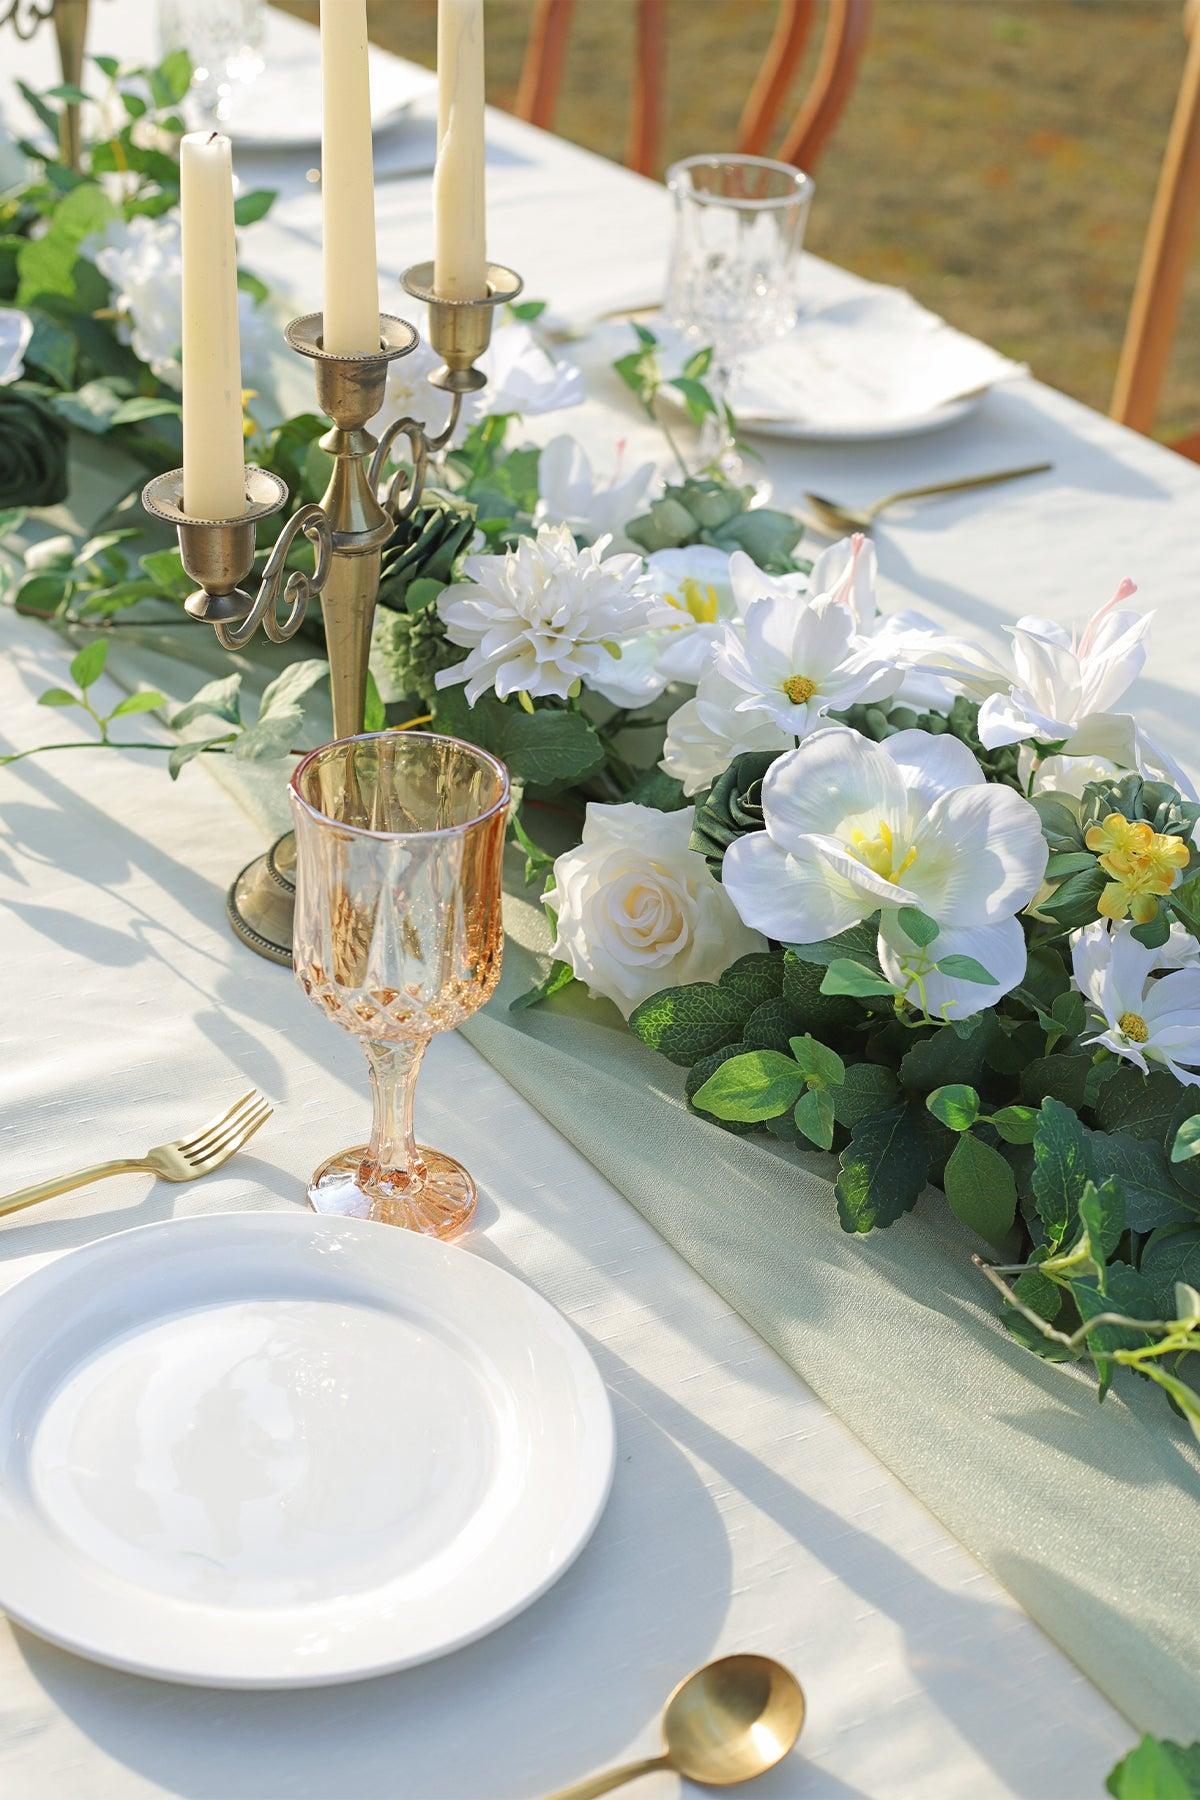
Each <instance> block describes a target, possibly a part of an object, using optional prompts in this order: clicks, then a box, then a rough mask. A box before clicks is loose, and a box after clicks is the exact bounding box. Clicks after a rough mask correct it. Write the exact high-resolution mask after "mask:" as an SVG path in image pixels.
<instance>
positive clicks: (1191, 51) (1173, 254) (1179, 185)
mask: <svg viewBox="0 0 1200 1800" xmlns="http://www.w3.org/2000/svg"><path fill="white" fill-rule="evenodd" d="M1184 28H1185V30H1186V31H1187V33H1188V40H1189V41H1188V52H1187V58H1186V60H1185V62H1184V67H1183V78H1182V80H1181V81H1180V84H1179V95H1178V98H1177V99H1176V102H1175V113H1174V116H1173V118H1172V120H1171V129H1170V131H1169V133H1168V135H1167V146H1166V149H1165V151H1164V152H1163V159H1162V167H1161V169H1160V170H1159V176H1158V188H1157V190H1156V192H1155V195H1154V204H1153V206H1152V207H1151V210H1150V224H1149V227H1148V228H1147V231H1146V241H1145V245H1144V246H1143V249H1142V260H1141V263H1140V264H1139V266H1138V272H1137V281H1136V283H1135V285H1134V291H1133V304H1132V305H1131V307H1130V309H1129V323H1128V324H1127V326H1126V328H1125V341H1124V343H1123V344H1122V346H1121V357H1120V362H1119V363H1118V366H1117V380H1116V386H1115V387H1114V389H1113V397H1112V405H1111V407H1110V409H1109V411H1110V413H1111V415H1112V417H1113V418H1114V419H1119V420H1120V422H1121V423H1122V424H1123V425H1130V426H1132V427H1133V429H1134V430H1135V431H1144V432H1149V431H1150V430H1151V428H1152V427H1153V425H1154V418H1155V414H1156V412H1157V411H1158V401H1159V396H1160V394H1161V393H1162V384H1163V378H1164V376H1165V375H1166V371H1167V361H1168V359H1169V357H1170V354H1171V345H1172V343H1173V341H1174V338H1175V329H1176V326H1177V324H1178V322H1179V307H1180V302H1181V301H1182V298H1183V290H1184V283H1185V281H1186V279H1187V274H1188V267H1189V263H1190V259H1191V251H1192V244H1193V241H1194V239H1195V234H1196V220H1197V216H1198V215H1200V18H1198V8H1197V5H1196V4H1195V3H1194V0H1189V3H1188V5H1187V6H1186V7H1185V9H1184ZM1179 447H1180V448H1183V446H1179ZM1187 453H1188V454H1191V453H1192V449H1191V442H1190V441H1189V446H1188V452H1187Z"/></svg>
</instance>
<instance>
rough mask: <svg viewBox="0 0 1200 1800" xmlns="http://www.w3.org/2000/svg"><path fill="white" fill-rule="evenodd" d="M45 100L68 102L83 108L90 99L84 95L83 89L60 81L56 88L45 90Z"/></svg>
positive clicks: (70, 82) (71, 83)
mask: <svg viewBox="0 0 1200 1800" xmlns="http://www.w3.org/2000/svg"><path fill="white" fill-rule="evenodd" d="M45 98H46V99H47V100H70V101H73V102H74V104H75V105H76V106H83V105H84V104H85V103H86V102H87V101H88V100H90V99H91V95H90V94H85V93H84V91H83V89H82V88H81V87H77V86H76V85H75V83H74V82H73V81H60V82H59V84H58V86H57V87H52V88H46V89H45Z"/></svg>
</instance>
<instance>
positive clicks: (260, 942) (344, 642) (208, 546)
mask: <svg viewBox="0 0 1200 1800" xmlns="http://www.w3.org/2000/svg"><path fill="white" fill-rule="evenodd" d="M432 278H433V264H432V263H419V264H417V265H416V266H415V267H414V268H412V269H409V270H408V271H407V273H406V274H405V276H404V277H403V284H404V287H405V289H406V290H407V292H408V293H410V294H412V295H413V296H414V297H415V298H416V299H419V300H423V301H425V302H426V303H427V304H428V307H429V341H430V343H431V345H432V346H433V348H434V349H435V350H436V351H437V353H438V355H439V356H440V357H441V358H442V359H443V360H442V366H441V368H439V369H435V370H434V371H433V373H432V374H431V375H430V377H429V379H430V382H431V383H432V384H433V385H434V386H435V387H439V388H441V389H443V390H444V391H445V392H447V393H449V394H450V395H451V407H450V418H449V421H448V423H447V425H446V427H445V429H444V430H443V431H441V432H439V433H438V434H437V435H436V436H432V435H430V434H429V433H428V432H427V431H426V430H425V428H424V426H423V425H422V424H421V423H420V421H419V420H417V419H413V418H408V417H406V418H402V419H396V420H395V421H393V423H392V424H391V425H389V426H388V428H387V430H386V431H385V432H384V433H383V435H382V437H381V438H379V439H378V440H377V439H376V438H375V437H373V436H372V434H371V432H370V431H369V430H368V429H367V425H368V422H369V421H370V420H371V419H373V418H374V416H375V414H376V413H377V412H378V411H379V409H380V407H381V406H382V405H383V399H384V393H385V390H386V387H387V368H388V364H389V363H390V362H392V361H394V360H395V358H396V357H399V356H407V355H408V354H409V352H410V351H411V350H413V349H414V348H415V346H416V344H417V343H418V342H419V338H418V334H417V332H416V331H415V330H414V328H413V327H412V326H411V325H409V324H408V323H407V322H406V321H405V320H404V319H397V318H393V317H391V316H390V315H388V314H386V313H383V314H381V315H380V319H379V349H378V350H371V351H364V352H362V353H361V354H359V355H355V356H335V355H333V354H332V353H331V352H329V351H326V350H325V348H324V347H323V344H322V338H321V315H320V313H309V314H307V315H306V316H305V317H304V318H300V319H293V320H292V323H291V324H290V325H289V326H288V327H287V330H286V331H285V333H284V336H285V338H286V339H287V342H288V343H289V344H290V346H291V348H292V349H293V350H295V351H296V352H297V353H298V354H299V355H301V356H307V357H308V358H310V360H311V361H312V362H313V363H314V365H315V373H316V384H317V404H318V405H319V406H320V408H321V411H322V412H323V413H325V414H326V416H327V417H328V418H330V419H331V420H332V421H333V424H332V427H331V429H330V430H329V431H327V432H326V433H325V435H324V437H322V438H321V439H320V444H321V448H322V449H323V450H327V451H328V452H329V454H330V456H331V457H332V458H333V473H332V475H331V477H330V481H329V486H328V487H327V488H326V490H325V493H324V495H323V496H322V498H321V502H320V505H319V506H305V507H301V509H300V510H299V512H297V513H295V514H294V515H293V516H292V518H291V519H289V520H288V522H287V524H286V525H285V526H284V528H283V531H282V532H281V533H280V536H279V538H278V539H277V540H276V543H275V547H274V549H273V551H272V553H271V556H270V558H269V559H268V562H267V565H266V568H265V569H264V571H263V578H262V582H261V584H260V587H259V590H258V593H257V594H256V595H254V596H251V595H250V594H248V593H246V592H244V591H243V590H242V589H241V588H240V587H239V586H238V584H239V582H241V581H244V580H245V578H246V576H247V575H248V574H249V571H250V569H251V567H252V565H253V559H254V535H255V529H256V526H257V524H258V522H259V520H260V519H263V518H267V517H269V516H270V515H271V514H272V513H275V512H278V511H279V510H280V508H281V507H282V506H283V505H284V504H285V503H286V501H287V487H286V484H285V483H284V482H282V481H281V480H280V479H279V477H278V476H277V475H270V474H268V473H267V472H266V471H264V470H262V469H255V468H251V467H248V468H247V470H246V502H247V512H246V513H245V514H244V515H243V516H242V517H241V518H237V519H221V520H199V519H192V518H188V517H186V516H181V515H182V495H183V471H182V470H180V469H173V470H171V471H170V472H169V473H168V474H166V475H160V476H158V477H157V478H156V479H155V480H154V481H151V482H149V483H148V484H147V486H146V488H145V489H144V490H143V493H142V502H143V504H144V506H145V507H146V509H147V511H148V512H150V513H153V514H154V516H155V517H156V518H160V519H165V520H167V521H168V522H169V523H171V524H173V525H174V526H175V527H176V530H177V533H178V536H179V549H180V554H181V556H182V557H183V563H184V567H185V569H186V570H187V572H188V574H189V575H190V576H191V577H192V579H193V580H194V581H196V582H198V583H199V589H198V591H197V592H196V593H195V594H193V595H192V596H191V597H190V598H189V599H188V600H187V601H186V602H185V606H186V610H187V611H188V612H190V613H191V614H192V616H193V617H195V618H197V619H201V620H203V621H205V622H206V623H208V624H211V625H212V626H213V627H214V628H215V630H216V633H217V637H218V639H219V640H220V642H221V643H222V644H224V645H225V647H226V648H227V649H230V650H235V649H240V648H241V647H242V646H243V645H244V644H246V643H248V642H249V640H250V639H251V638H252V637H253V635H254V633H255V631H256V630H257V629H258V627H259V625H260V624H261V625H262V627H263V629H264V631H265V632H266V634H267V636H268V637H270V638H272V639H273V640H274V641H275V642H277V643H283V642H285V641H286V640H287V639H288V638H289V637H291V636H293V635H294V634H295V632H296V631H298V630H299V628H300V624H301V621H302V620H303V618H304V614H305V611H306V610H307V607H308V603H309V601H310V600H311V598H312V597H313V595H314V594H320V596H321V608H322V613H323V615H324V623H325V642H326V647H327V650H328V655H329V685H330V691H331V695H332V699H333V735H334V737H335V738H344V737H353V736H355V735H356V734H357V733H358V732H360V731H361V730H362V728H363V707H364V703H365V699H366V685H367V663H368V659H369V656H370V650H371V627H372V623H373V621H374V617H375V603H376V600H377V598H378V595H379V575H380V565H381V562H382V557H383V548H384V545H385V544H386V543H387V540H388V538H389V537H390V536H391V534H392V532H393V531H394V530H395V528H396V526H397V525H399V524H401V523H402V522H403V521H404V520H405V519H406V518H408V516H409V514H410V513H412V512H413V511H414V510H415V508H416V507H417V506H418V505H419V504H420V501H421V495H422V493H423V491H424V486H425V480H426V476H427V474H428V469H429V459H430V457H431V456H433V455H436V454H437V452H438V451H439V450H442V449H444V448H445V447H446V445H447V444H448V443H449V442H450V440H451V437H452V436H453V433H454V430H455V427H456V426H457V424H458V419H459V413H460V411H461V408H462V400H463V396H464V394H469V393H474V392H476V391H477V390H478V389H480V388H482V387H484V386H486V384H487V377H486V376H485V375H484V374H483V372H482V370H480V369H478V368H477V367H476V366H475V364H476V362H477V360H478V358H479V357H480V356H482V354H483V352H484V351H485V350H486V349H487V347H488V344H489V342H490V341H491V335H492V320H493V318H494V316H495V310H496V308H497V306H503V305H507V304H508V303H509V302H510V301H511V300H515V299H516V297H517V295H518V294H519V293H520V291H521V278H520V276H519V275H516V274H514V273H513V271H512V270H511V269H505V268H502V267H501V266H500V265H499V264H493V265H491V266H490V267H489V269H488V295H487V298H486V299H483V300H440V299H438V298H437V296H436V295H434V293H433V291H432V286H431V284H432ZM400 438H407V440H408V443H409V446H410V448H411V452H412V470H411V472H410V471H409V470H407V469H403V468H401V469H400V470H398V471H397V473H396V474H395V475H393V477H392V479H391V481H390V482H389V483H388V485H387V487H386V489H384V490H382V491H381V488H380V483H381V478H382V474H383V470H384V467H385V465H386V463H387V461H388V456H389V452H390V451H391V449H392V446H393V445H394V444H395V443H396V442H397V441H398V439H400ZM301 532H303V533H304V535H305V536H306V537H308V538H309V540H310V541H311V542H312V544H313V545H314V548H315V550H316V566H315V568H314V571H313V574H312V575H311V576H309V575H303V574H301V573H299V572H293V574H292V575H291V576H290V577H289V579H288V582H287V586H286V588H285V589H284V594H283V597H284V599H285V600H286V601H287V602H288V605H289V611H288V614H287V617H286V618H285V619H284V620H283V621H282V623H281V622H280V620H279V619H278V617H277V606H278V601H279V597H280V586H281V583H282V575H283V565H284V562H285V560H286V557H287V554H288V551H289V549H290V548H291V545H292V543H293V542H294V541H295V539H296V537H297V536H298V535H299V534H300V533H301ZM295 868H296V848H295V840H294V838H293V837H292V834H291V832H288V833H286V835H285V836H284V837H282V838H280V839H278V840H277V842H276V843H274V844H273V845H272V846H271V848H270V849H269V850H268V851H267V852H266V854H265V855H263V856H259V857H256V858H255V859H254V861H253V862H252V863H249V864H247V866H246V867H245V868H244V869H243V870H242V872H241V874H240V875H239V876H238V877H237V880H236V881H235V882H234V883H233V886H232V887H231V888H230V890H229V895H228V900H227V908H228V913H229V922H230V925H231V926H232V928H233V930H234V931H235V932H236V934H237V936H238V937H240V938H241V939H242V941H243V943H245V944H247V945H248V946H249V947H250V949H252V950H254V951H256V952H257V953H258V954H259V955H260V956H265V957H267V958H268V959H269V960H270V961H272V962H278V963H284V964H287V965H289V966H290V964H291V960H292V909H293V904H294V900H295V891H296V887H295Z"/></svg>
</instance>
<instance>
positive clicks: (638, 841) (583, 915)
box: [545, 804, 765, 1018]
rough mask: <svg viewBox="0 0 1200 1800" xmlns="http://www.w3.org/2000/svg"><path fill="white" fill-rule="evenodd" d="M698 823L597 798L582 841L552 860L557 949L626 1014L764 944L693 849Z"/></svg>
mask: <svg viewBox="0 0 1200 1800" xmlns="http://www.w3.org/2000/svg"><path fill="white" fill-rule="evenodd" d="M691 829H692V815H691V813H690V812H674V813H664V812H659V811H658V810H657V809H656V808H655V807H652V806H633V805H624V806H597V805H595V804H592V805H589V807H588V809H587V816H586V818H585V820H584V826H583V841H582V843H580V844H579V846H578V848H576V849H574V850H568V851H567V852H566V853H565V855H563V856H560V857H559V858H558V860H557V861H556V863H555V865H554V886H553V887H552V888H551V889H549V890H548V892H547V893H546V896H545V899H546V904H547V905H548V906H550V907H552V908H553V909H554V911H555V912H556V913H557V915H558V935H557V937H556V938H555V940H554V947H553V950H552V952H551V954H552V955H553V956H556V957H560V958H561V959H562V961H563V962H566V963H569V964H570V966H571V968H572V969H573V970H574V972H575V974H576V975H577V976H578V977H579V979H580V980H581V981H584V982H586V983H587V985H588V988H589V989H590V990H591V992H592V993H593V994H602V995H604V996H605V997H606V998H607V999H609V1000H612V1001H614V1002H615V1003H616V1005H617V1006H619V1007H620V1009H621V1011H622V1012H623V1013H624V1015H625V1017H626V1018H628V1017H629V1014H630V1013H631V1012H632V1011H633V1009H634V1007H635V1006H637V1005H638V1004H639V1003H640V1002H641V1001H642V1000H646V999H648V998H649V996H650V995H651V994H656V993H658V992H659V990H660V989H661V988H665V987H676V986H678V985H680V984H681V983H684V982H689V981H715V980H716V979H717V977H718V976H719V975H721V974H723V973H724V971H725V970H726V969H727V968H728V967H729V965H730V963H733V962H736V961H737V959H738V957H739V956H746V955H748V954H749V952H750V951H752V950H762V949H764V948H765V945H764V943H763V940H762V938H761V937H760V936H759V934H758V933H757V932H756V931H751V930H749V929H748V928H747V927H746V926H745V925H743V923H742V921H741V920H740V919H739V918H738V915H737V913H736V912H735V911H734V909H733V906H732V904H731V902H730V900H729V897H728V895H727V894H726V893H725V892H724V890H723V889H722V887H721V885H720V883H719V882H717V881H714V880H713V877H712V875H711V874H710V873H709V869H708V864H707V863H706V862H705V860H704V858H703V857H702V856H697V855H696V853H695V851H694V850H690V849H689V848H688V840H689V838H690V836H691Z"/></svg>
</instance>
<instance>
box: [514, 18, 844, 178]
mask: <svg viewBox="0 0 1200 1800" xmlns="http://www.w3.org/2000/svg"><path fill="white" fill-rule="evenodd" d="M873 4H874V0H829V4H828V10H827V16H826V22H825V34H824V37H823V40H822V43H821V49H820V53H819V56H818V58H817V66H816V69H815V71H814V73H813V79H812V83H811V85H810V87H809V90H808V92H807V94H806V95H805V97H804V100H803V101H802V103H801V105H800V108H799V111H798V112H797V114H796V116H795V118H794V119H793V121H792V123H791V125H790V127H789V128H788V129H787V130H786V131H785V132H784V133H783V136H782V139H781V141H780V142H779V145H778V147H777V149H776V150H775V151H774V152H771V151H770V149H769V147H768V140H769V139H770V137H771V134H772V131H773V129H774V126H775V120H776V117H777V115H778V113H779V109H780V107H781V105H782V103H783V100H784V96H785V95H786V93H787V90H788V85H789V83H790V82H791V79H792V77H793V75H794V74H795V72H796V69H797V66H798V65H799V62H800V58H801V56H802V55H803V53H804V49H805V46H806V44H807V42H808V39H809V36H810V33H811V31H812V27H813V24H814V22H815V19H816V15H817V11H818V7H817V0H779V4H778V10H777V13H776V18H775V30H774V33H773V35H772V38H771V41H770V43H769V45H768V46H767V51H766V55H765V56H764V58H763V61H762V65H761V67H760V69H759V72H758V76H757V78H756V79H755V82H754V85H753V87H752V88H751V90H750V94H749V97H748V99H747V101H746V104H745V107H744V108H743V110H742V117H741V121H740V123H739V126H738V134H737V143H736V146H735V147H736V148H737V149H738V150H739V151H741V152H743V153H744V154H747V155H751V156H763V155H770V154H774V156H775V157H776V159H777V160H778V161H780V162H789V163H794V164H795V165H796V166H797V167H798V168H802V169H806V170H809V171H811V170H812V169H813V168H814V167H815V166H816V163H817V162H818V160H819V158H820V155H821V152H822V150H823V149H824V148H825V145H826V143H827V142H828V140H829V138H830V136H831V134H832V132H833V129H834V126H835V125H836V124H837V121H838V118H839V117H840V115H841V112H842V109H843V107H844V106H845V104H846V101H847V100H848V99H849V97H850V91H851V89H852V88H853V86H854V80H855V76H856V75H857V73H858V65H859V63H860V62H861V60H862V53H863V49H864V47H865V45H866V40H867V27H868V25H869V23H870V17H871V8H872V5H873ZM574 9H575V0H537V5H536V8H535V10H534V16H533V23H532V25H531V27H530V32H529V42H528V45H527V47H526V51H525V61H524V64H523V66H522V69H521V81H520V85H519V87H518V89H517V102H516V106H515V108H514V111H515V112H516V114H517V117H518V118H520V119H525V120H526V121H527V122H528V123H529V124H531V125H541V126H542V127H544V128H545V129H546V130H548V131H549V130H552V129H553V126H554V113H555V107H556V105H557V101H558V91H559V87H560V85H561V82H562V73H563V64H564V62H565V60H566V53H567V40H568V38H569V36H570V31H571V19H572V14H573V12H574ZM666 15H667V6H666V0H637V9H636V15H635V33H636V43H635V60H634V71H633V82H632V111H631V115H630V124H629V135H628V140H627V148H626V155H625V160H626V162H627V163H628V165H629V167H630V168H631V169H636V170H638V172H639V173H640V174H642V175H659V174H661V173H662V121H663V93H664V77H665V73H666V36H667V25H666Z"/></svg>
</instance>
